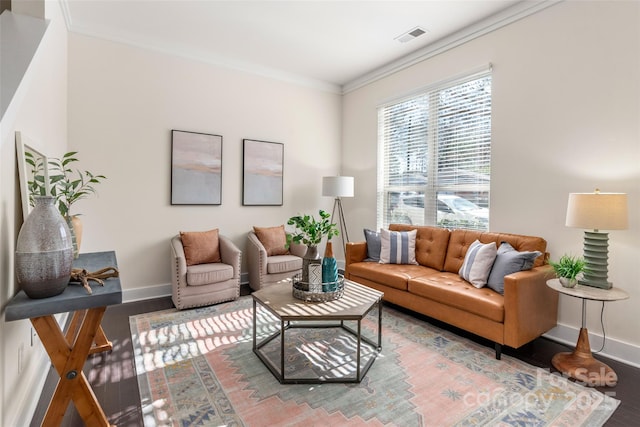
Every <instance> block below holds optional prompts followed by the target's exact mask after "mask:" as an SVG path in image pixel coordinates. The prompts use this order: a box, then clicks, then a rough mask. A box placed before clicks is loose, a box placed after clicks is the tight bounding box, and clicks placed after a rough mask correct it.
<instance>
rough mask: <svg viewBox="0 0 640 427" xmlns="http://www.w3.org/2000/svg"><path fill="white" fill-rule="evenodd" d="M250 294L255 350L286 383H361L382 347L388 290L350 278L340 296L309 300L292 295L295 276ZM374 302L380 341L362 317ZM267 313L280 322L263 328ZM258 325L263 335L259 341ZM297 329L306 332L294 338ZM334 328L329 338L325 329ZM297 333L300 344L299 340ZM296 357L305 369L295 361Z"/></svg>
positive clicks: (268, 366)
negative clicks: (368, 333) (369, 333)
mask: <svg viewBox="0 0 640 427" xmlns="http://www.w3.org/2000/svg"><path fill="white" fill-rule="evenodd" d="M251 295H252V297H253V352H254V353H255V354H256V355H257V356H258V358H260V360H261V361H262V363H264V365H265V366H266V367H267V368H268V369H269V370H270V371H271V373H272V374H273V375H274V376H275V377H276V379H277V380H278V381H279V382H280V383H282V384H318V383H330V382H334V383H335V382H339V383H359V382H360V381H362V379H363V378H364V376H365V375H366V374H367V372H368V371H369V368H371V365H372V364H373V362H374V361H375V359H376V357H377V355H378V353H380V351H381V350H382V304H381V300H382V296H383V295H384V294H383V293H382V292H379V291H377V290H375V289H371V288H369V287H367V286H363V285H360V284H358V283H355V282H352V281H350V280H346V279H345V281H344V293H343V295H342V297H341V298H339V299H336V300H333V301H327V302H305V301H302V300H300V299H297V298H295V297H294V296H293V292H292V284H291V282H282V283H277V284H274V285H271V286H268V287H266V288H263V289H260V290H258V291H256V292H253V293H252V294H251ZM374 308H377V311H378V319H377V342H375V341H374V340H373V339H371V338H369V337H367V336H365V334H363V332H364V331H363V328H362V320H363V319H364V318H365V317H366V316H367V314H368V313H369V312H370V311H371V310H372V309H374ZM265 315H266V316H267V317H269V318H270V320H271V321H273V320H276V323H279V327H276V328H275V331H274V330H273V328H268V327H266V328H267V330H263V328H264V327H265V326H264V325H263V323H261V324H260V325H258V321H257V319H258V317H261V318H262V317H264V316H265ZM274 318H275V319H274ZM265 321H266V322H268V321H269V320H268V319H266V320H265ZM353 325H355V329H354V328H353V327H352V326H353ZM258 328H260V329H261V331H260V335H261V336H262V339H261V341H259V342H258V335H259V334H258ZM336 328H337V330H336ZM294 329H299V330H300V331H296V332H299V333H300V334H302V335H298V336H297V337H293V338H292V337H291V335H292V334H293V333H294V331H293V330H294ZM314 330H315V333H314ZM329 330H331V331H332V332H336V333H335V334H333V335H332V336H331V338H329V339H328V341H327V340H326V339H325V338H323V336H322V334H323V333H325V332H327V333H328V332H329ZM307 331H310V334H311V335H310V336H308V337H307V336H305V335H304V334H305V333H306V332H307ZM336 336H337V338H336ZM292 339H293V340H297V342H299V343H301V345H300V346H298V345H295V344H294V343H293V341H291V340H292ZM288 340H289V341H288ZM292 344H294V345H292ZM337 346H340V349H337V348H336V347H337ZM344 350H349V352H352V353H355V354H347V353H348V352H345V351H344ZM338 354H339V357H338V356H337V355H338ZM301 359H302V361H301V362H300V360H301ZM296 360H297V361H298V362H296V363H299V366H300V367H301V368H300V369H297V368H296V367H295V366H292V364H293V363H294V362H295V361H296ZM319 366H324V367H327V366H329V367H330V368H329V369H324V368H323V369H319V368H318V367H319Z"/></svg>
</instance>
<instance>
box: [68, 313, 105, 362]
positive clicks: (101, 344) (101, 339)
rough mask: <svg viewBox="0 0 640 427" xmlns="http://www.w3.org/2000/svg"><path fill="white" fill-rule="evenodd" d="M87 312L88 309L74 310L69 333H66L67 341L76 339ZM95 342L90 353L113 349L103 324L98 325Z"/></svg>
mask: <svg viewBox="0 0 640 427" xmlns="http://www.w3.org/2000/svg"><path fill="white" fill-rule="evenodd" d="M86 312H87V310H78V311H74V312H73V316H72V317H71V322H69V327H68V328H67V333H66V334H65V337H66V338H67V342H73V341H74V340H75V338H76V336H77V334H78V331H79V329H80V325H81V324H82V319H84V316H85V314H86ZM94 343H95V345H94V346H93V347H91V350H90V351H89V354H94V353H101V352H103V351H109V350H112V349H113V343H112V342H111V341H109V340H108V339H107V336H106V334H105V333H104V330H103V329H102V325H100V326H98V330H97V331H96V337H95V339H94Z"/></svg>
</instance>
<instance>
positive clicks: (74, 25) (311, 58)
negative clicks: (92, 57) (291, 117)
mask: <svg viewBox="0 0 640 427" xmlns="http://www.w3.org/2000/svg"><path fill="white" fill-rule="evenodd" d="M545 3H548V1H546V0H543V1H534V0H530V1H520V0H430V1H362V0H361V1H301V0H298V1H270V0H260V1H243V0H228V1H221V0H196V1H191V0H156V1H142V0H135V1H134V0H128V1H121V0H93V1H87V0H63V1H62V4H63V11H64V14H65V18H66V21H67V25H68V27H69V30H70V31H73V32H78V33H82V34H86V35H90V36H95V37H100V38H104V39H108V40H113V41H117V42H123V43H128V44H132V45H136V46H140V47H144V48H149V49H154V50H158V51H162V52H167V53H170V54H176V55H180V56H184V57H189V58H194V59H198V60H202V61H206V62H210V63H215V64H218V65H222V66H227V67H232V68H235V69H240V70H245V71H249V72H253V73H257V74H261V75H268V76H271V77H276V78H280V79H286V80H292V81H297V82H300V83H306V84H311V85H315V86H319V87H324V88H325V89H329V90H335V91H343V90H344V89H345V88H349V87H355V86H357V85H358V84H360V83H359V82H362V81H365V80H371V79H372V78H373V76H374V75H375V74H379V73H380V72H383V71H384V70H385V69H388V68H390V67H396V66H398V64H401V63H402V62H403V61H404V62H407V60H408V59H407V58H409V59H411V58H412V56H413V60H415V59H416V58H417V59H419V58H420V56H421V55H424V54H426V52H429V51H430V50H431V51H433V49H434V48H437V49H442V48H443V46H444V47H446V46H447V45H449V44H450V43H452V42H453V41H455V40H464V39H465V38H468V37H469V36H470V35H471V36H473V35H474V34H476V33H482V32H483V31H484V32H486V31H489V30H490V29H491V28H493V27H495V26H496V25H504V22H507V23H508V22H511V21H512V20H513V19H518V17H521V16H522V14H523V11H527V10H531V9H536V8H540V5H542V4H545ZM529 13H531V12H529ZM510 20H511V21H510ZM416 27H421V28H422V29H424V30H425V31H426V33H425V34H423V35H421V36H420V37H417V38H415V39H413V40H411V41H409V42H406V43H401V42H399V41H398V40H396V39H397V38H398V37H399V36H401V35H403V34H404V33H406V32H408V31H411V30H413V29H415V28H416Z"/></svg>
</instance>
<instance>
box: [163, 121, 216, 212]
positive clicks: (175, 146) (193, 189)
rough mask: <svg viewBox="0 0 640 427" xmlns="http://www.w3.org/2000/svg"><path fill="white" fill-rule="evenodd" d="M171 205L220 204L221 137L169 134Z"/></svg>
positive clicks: (172, 132) (204, 134) (180, 132)
mask: <svg viewBox="0 0 640 427" xmlns="http://www.w3.org/2000/svg"><path fill="white" fill-rule="evenodd" d="M171 204H172V205H220V204H222V136H220V135H210V134H206V133H197V132H186V131H181V130H172V131H171Z"/></svg>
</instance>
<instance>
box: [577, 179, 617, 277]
mask: <svg viewBox="0 0 640 427" xmlns="http://www.w3.org/2000/svg"><path fill="white" fill-rule="evenodd" d="M627 221H628V220H627V195H626V194H624V193H601V192H600V190H598V189H596V191H595V192H593V193H571V194H569V203H568V205H567V219H566V226H567V227H576V228H583V229H589V230H592V231H585V232H584V260H585V266H584V273H583V276H582V279H580V280H579V281H578V283H580V284H581V285H587V286H594V287H597V288H604V289H611V286H612V285H611V283H610V282H609V281H608V279H607V273H608V271H607V270H608V246H609V235H608V233H603V232H602V231H601V230H624V229H626V228H627Z"/></svg>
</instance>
